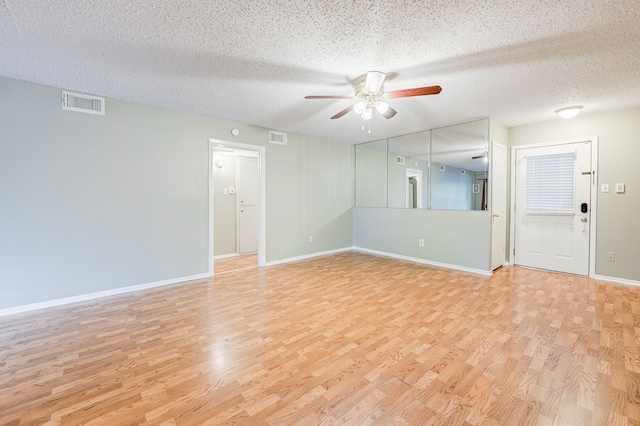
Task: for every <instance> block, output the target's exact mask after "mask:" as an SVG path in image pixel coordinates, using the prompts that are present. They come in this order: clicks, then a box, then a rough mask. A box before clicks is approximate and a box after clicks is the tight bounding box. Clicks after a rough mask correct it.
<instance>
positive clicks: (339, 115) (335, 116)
mask: <svg viewBox="0 0 640 426" xmlns="http://www.w3.org/2000/svg"><path fill="white" fill-rule="evenodd" d="M352 109H353V105H351V106H348V107H346V108H345V109H343V110H342V111H340V112H339V113H337V114H336V115H334V116H333V117H331V119H332V120H335V119H336V118H340V117H342V116H343V115H345V114H346V113H348V112H349V111H351V110H352Z"/></svg>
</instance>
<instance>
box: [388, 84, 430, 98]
mask: <svg viewBox="0 0 640 426" xmlns="http://www.w3.org/2000/svg"><path fill="white" fill-rule="evenodd" d="M440 92H442V87H440V86H426V87H414V88H413V89H404V90H394V91H392V92H387V98H389V99H393V98H408V97H411V96H425V95H437V94H438V93H440Z"/></svg>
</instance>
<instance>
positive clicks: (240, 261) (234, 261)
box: [213, 253, 258, 274]
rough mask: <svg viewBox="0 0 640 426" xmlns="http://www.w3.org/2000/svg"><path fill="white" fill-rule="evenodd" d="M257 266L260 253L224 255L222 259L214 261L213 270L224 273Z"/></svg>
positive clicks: (216, 272)
mask: <svg viewBox="0 0 640 426" xmlns="http://www.w3.org/2000/svg"><path fill="white" fill-rule="evenodd" d="M257 267H258V253H251V254H241V255H238V256H230V257H224V258H222V259H216V260H214V261H213V270H214V273H215V274H223V273H226V272H231V271H239V270H241V269H249V268H257Z"/></svg>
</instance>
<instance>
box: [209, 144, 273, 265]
mask: <svg viewBox="0 0 640 426" xmlns="http://www.w3.org/2000/svg"><path fill="white" fill-rule="evenodd" d="M225 146H226V147H230V148H238V149H246V150H250V151H257V152H258V167H259V172H258V173H259V178H260V183H259V188H258V191H259V193H258V266H265V265H266V263H267V248H266V241H267V238H266V235H267V220H266V211H267V209H266V196H265V194H266V175H267V174H266V148H265V147H264V146H260V145H250V144H245V143H237V142H229V141H224V140H219V139H209V153H208V155H209V160H208V163H209V188H208V192H209V193H208V197H209V268H208V275H209V276H213V274H214V270H213V231H214V230H213V193H212V191H213V172H214V169H215V167H214V165H213V151H214V149H215V148H216V147H225Z"/></svg>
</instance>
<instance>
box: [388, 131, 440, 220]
mask: <svg viewBox="0 0 640 426" xmlns="http://www.w3.org/2000/svg"><path fill="white" fill-rule="evenodd" d="M430 133H431V132H430V131H426V132H421V133H413V134H410V135H404V136H398V137H395V138H391V139H389V158H388V161H389V165H388V173H389V179H388V194H389V200H388V202H389V207H395V208H407V209H426V208H429V207H428V201H429V138H430Z"/></svg>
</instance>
